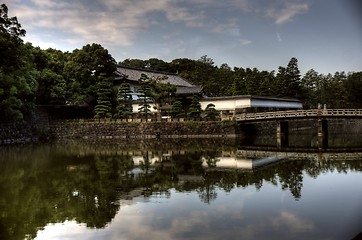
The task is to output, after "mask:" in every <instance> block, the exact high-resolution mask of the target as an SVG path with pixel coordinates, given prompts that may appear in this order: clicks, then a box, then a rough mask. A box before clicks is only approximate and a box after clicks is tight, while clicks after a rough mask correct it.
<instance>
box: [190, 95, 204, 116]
mask: <svg viewBox="0 0 362 240" xmlns="http://www.w3.org/2000/svg"><path fill="white" fill-rule="evenodd" d="M199 100H200V98H199V96H198V95H196V94H195V95H194V96H193V98H192V102H191V104H190V107H189V110H188V117H189V118H190V119H193V120H198V119H200V118H201V113H202V109H201V104H200V102H199Z"/></svg>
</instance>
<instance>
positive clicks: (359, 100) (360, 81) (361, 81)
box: [345, 72, 362, 108]
mask: <svg viewBox="0 0 362 240" xmlns="http://www.w3.org/2000/svg"><path fill="white" fill-rule="evenodd" d="M345 88H346V91H347V93H348V102H349V103H350V106H351V107H353V108H362V72H355V73H351V74H349V75H348V77H347V80H346V82H345Z"/></svg>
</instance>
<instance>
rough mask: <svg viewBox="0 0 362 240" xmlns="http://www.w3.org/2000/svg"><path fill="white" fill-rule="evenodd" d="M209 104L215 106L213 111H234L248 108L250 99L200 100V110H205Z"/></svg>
mask: <svg viewBox="0 0 362 240" xmlns="http://www.w3.org/2000/svg"><path fill="white" fill-rule="evenodd" d="M210 103H212V104H214V105H215V109H216V110H219V111H225V110H235V109H236V108H246V107H250V99H214V100H207V99H202V100H201V101H200V104H201V108H202V109H203V110H205V108H206V107H207V105H209V104H210Z"/></svg>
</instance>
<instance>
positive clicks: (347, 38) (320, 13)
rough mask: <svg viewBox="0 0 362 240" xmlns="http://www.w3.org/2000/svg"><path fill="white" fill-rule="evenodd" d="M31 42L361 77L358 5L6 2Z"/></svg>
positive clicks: (325, 0)
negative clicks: (294, 60)
mask: <svg viewBox="0 0 362 240" xmlns="http://www.w3.org/2000/svg"><path fill="white" fill-rule="evenodd" d="M2 2H3V3H5V4H6V5H7V6H8V8H9V16H16V17H17V18H18V21H19V23H20V24H21V25H22V27H23V28H24V29H25V30H26V31H27V34H26V37H24V38H23V39H24V41H25V42H31V43H32V44H33V45H34V46H39V47H41V48H43V49H46V48H49V47H51V48H55V49H59V50H62V51H70V52H71V51H73V50H74V49H80V48H82V47H83V46H84V45H86V44H92V43H98V44H101V45H102V46H103V47H104V48H106V49H108V51H109V53H110V54H111V55H112V56H113V58H114V59H115V60H116V61H117V62H120V61H123V60H125V59H127V58H129V59H142V60H146V59H149V58H158V59H162V60H164V61H166V62H171V61H172V60H173V59H176V58H189V59H195V60H197V59H199V58H200V57H201V56H204V55H207V57H209V58H211V59H213V61H214V62H215V65H217V66H220V65H221V64H223V63H227V64H228V65H229V66H230V67H232V68H233V67H243V68H246V67H250V68H254V67H256V68H258V69H259V70H267V71H272V70H276V71H277V70H278V67H279V66H284V67H285V66H287V64H288V62H289V60H290V59H291V58H292V57H295V58H297V59H298V67H299V69H300V71H301V73H302V74H304V73H305V72H306V71H308V70H310V69H312V68H313V69H314V70H316V71H317V72H319V73H323V74H327V73H332V74H334V73H335V72H336V71H345V72H352V71H354V72H357V71H362V2H361V1H359V0H3V1H2Z"/></svg>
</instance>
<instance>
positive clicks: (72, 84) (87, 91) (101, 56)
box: [64, 43, 116, 106]
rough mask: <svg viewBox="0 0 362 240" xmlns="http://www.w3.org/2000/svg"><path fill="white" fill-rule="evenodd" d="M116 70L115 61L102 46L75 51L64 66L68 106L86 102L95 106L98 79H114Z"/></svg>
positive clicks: (93, 45) (91, 46) (97, 45)
mask: <svg viewBox="0 0 362 240" xmlns="http://www.w3.org/2000/svg"><path fill="white" fill-rule="evenodd" d="M115 70H116V62H115V60H114V59H113V57H112V56H111V55H110V54H109V53H108V50H107V49H105V48H103V47H102V46H101V45H100V44H95V43H93V44H92V45H90V44H87V45H85V46H84V47H83V48H82V49H80V50H79V49H76V50H74V51H73V52H72V53H71V55H70V56H69V60H68V61H67V62H66V64H65V66H64V71H65V72H66V74H67V75H66V80H67V88H68V99H69V100H68V104H69V105H82V104H84V102H86V103H88V104H89V105H90V106H94V105H95V100H96V99H97V92H96V91H97V87H96V85H97V81H98V79H99V78H98V77H99V76H101V75H102V76H104V77H106V78H109V77H113V75H114V71H115Z"/></svg>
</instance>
